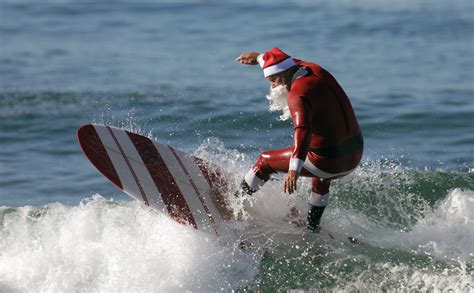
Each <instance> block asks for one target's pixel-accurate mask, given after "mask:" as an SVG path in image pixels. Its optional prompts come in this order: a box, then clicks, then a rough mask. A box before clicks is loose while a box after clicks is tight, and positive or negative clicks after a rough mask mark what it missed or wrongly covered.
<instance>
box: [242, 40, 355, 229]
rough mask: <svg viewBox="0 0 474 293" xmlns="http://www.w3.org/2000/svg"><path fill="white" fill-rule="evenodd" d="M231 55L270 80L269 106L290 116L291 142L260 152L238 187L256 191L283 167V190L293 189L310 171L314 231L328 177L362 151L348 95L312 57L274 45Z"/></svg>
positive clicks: (349, 167) (339, 173)
mask: <svg viewBox="0 0 474 293" xmlns="http://www.w3.org/2000/svg"><path fill="white" fill-rule="evenodd" d="M235 60H236V61H238V62H240V63H242V64H248V65H257V64H259V65H260V67H261V68H262V69H263V74H264V76H265V78H266V79H267V80H268V81H269V82H270V84H271V87H270V93H269V94H268V95H267V99H268V100H269V101H270V106H269V107H270V111H277V110H280V111H282V112H283V114H282V115H281V116H280V120H283V121H284V120H287V119H289V118H292V120H293V127H294V141H293V145H292V146H290V147H287V148H282V149H277V150H269V151H265V152H263V153H262V154H261V155H260V157H259V158H258V159H257V161H256V163H255V165H254V166H253V167H252V168H251V169H250V170H249V172H248V173H247V174H246V175H245V177H244V179H243V181H242V184H241V188H242V190H241V192H245V193H247V194H249V195H251V194H252V193H254V192H256V191H257V190H258V189H259V188H261V187H262V186H263V184H265V182H266V181H268V180H269V179H270V176H271V174H273V173H276V172H286V173H287V175H286V177H285V180H284V183H283V190H284V192H288V193H290V194H291V193H293V192H295V191H296V183H297V180H298V177H299V176H307V177H312V189H311V197H310V199H309V204H310V207H309V211H308V217H307V227H308V229H310V230H313V231H315V232H318V231H319V224H320V221H321V217H322V215H323V213H324V209H325V208H326V206H327V204H328V202H329V197H330V193H329V186H330V184H331V181H332V180H334V179H337V178H341V177H343V176H345V175H347V174H349V173H351V172H352V171H353V170H354V169H355V168H356V167H357V165H358V164H359V162H360V160H361V157H362V152H363V138H362V133H361V130H360V127H359V123H358V122H357V119H356V116H355V114H354V111H353V109H352V106H351V103H350V101H349V98H348V97H347V95H346V94H345V93H344V90H343V89H342V88H341V86H340V85H339V84H338V82H337V81H336V79H335V78H334V77H333V76H332V75H331V74H330V73H329V72H328V71H326V70H325V69H323V68H322V67H321V66H319V65H318V64H315V63H310V62H305V61H301V60H298V59H294V58H291V57H290V56H289V55H287V54H286V53H285V52H283V51H281V50H280V49H278V48H273V49H271V50H269V51H267V52H265V53H263V54H260V53H258V52H250V53H244V54H241V55H240V56H238V57H237V58H236V59H235Z"/></svg>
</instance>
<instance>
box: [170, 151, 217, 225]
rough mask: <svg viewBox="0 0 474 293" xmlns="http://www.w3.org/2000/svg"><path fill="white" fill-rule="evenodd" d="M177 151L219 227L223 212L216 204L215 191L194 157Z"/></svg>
mask: <svg viewBox="0 0 474 293" xmlns="http://www.w3.org/2000/svg"><path fill="white" fill-rule="evenodd" d="M175 151H176V153H177V154H178V156H179V157H180V158H181V161H182V162H183V165H184V167H186V169H187V170H188V173H189V175H190V176H191V178H192V180H193V181H194V183H195V184H196V187H197V189H199V191H200V193H201V195H202V198H203V200H204V202H205V203H206V204H207V207H208V208H209V210H210V212H211V214H212V215H213V217H214V221H215V222H216V224H217V226H219V224H220V223H221V222H222V220H223V218H222V215H221V211H220V210H219V209H218V208H217V206H216V203H215V202H214V194H213V193H214V192H215V190H212V189H211V186H210V185H209V183H208V182H207V180H206V178H205V177H204V175H203V174H202V172H201V170H200V169H199V167H198V165H197V164H196V162H195V160H194V157H193V156H190V155H188V154H185V153H183V152H180V151H179V150H175Z"/></svg>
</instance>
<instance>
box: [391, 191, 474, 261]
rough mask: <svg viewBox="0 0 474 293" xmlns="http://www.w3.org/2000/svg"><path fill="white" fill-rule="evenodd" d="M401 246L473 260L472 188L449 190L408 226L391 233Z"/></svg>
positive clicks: (454, 259)
mask: <svg viewBox="0 0 474 293" xmlns="http://www.w3.org/2000/svg"><path fill="white" fill-rule="evenodd" d="M393 236H394V237H396V239H397V242H398V243H400V244H401V245H402V247H409V248H410V249H412V250H413V251H414V252H419V253H424V254H427V255H433V256H434V257H436V258H440V259H447V260H450V261H460V262H463V263H467V262H469V263H474V191H472V190H461V189H458V188H456V189H453V190H451V191H450V192H449V193H448V195H447V197H446V198H445V199H444V200H442V201H441V202H440V204H439V205H438V206H437V207H436V208H434V209H433V211H431V212H429V213H428V214H427V215H426V216H425V217H424V218H422V219H419V221H418V222H417V223H416V224H415V225H414V226H413V227H411V229H410V231H408V232H406V233H403V232H396V233H394V235H393Z"/></svg>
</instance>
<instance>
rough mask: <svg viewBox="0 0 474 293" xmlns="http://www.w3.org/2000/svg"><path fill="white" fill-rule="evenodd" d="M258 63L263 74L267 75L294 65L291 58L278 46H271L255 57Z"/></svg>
mask: <svg viewBox="0 0 474 293" xmlns="http://www.w3.org/2000/svg"><path fill="white" fill-rule="evenodd" d="M257 61H258V64H260V67H262V69H263V75H264V76H265V77H268V76H270V75H273V74H277V73H280V72H282V71H285V70H287V69H289V68H291V67H293V66H295V65H296V63H295V61H294V60H293V58H291V57H290V56H289V55H288V54H286V53H285V52H283V51H282V50H280V49H278V48H272V49H270V50H269V51H267V52H265V53H264V54H260V55H258V57H257Z"/></svg>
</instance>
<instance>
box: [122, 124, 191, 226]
mask: <svg viewBox="0 0 474 293" xmlns="http://www.w3.org/2000/svg"><path fill="white" fill-rule="evenodd" d="M127 134H128V137H129V138H130V140H131V141H132V143H133V145H134V146H135V148H136V149H137V151H138V154H139V155H140V156H141V158H142V160H143V162H145V166H146V167H147V169H148V172H149V173H150V175H151V177H152V178H153V181H154V183H155V185H156V187H157V188H158V191H159V192H160V194H161V196H162V199H163V202H164V203H165V205H166V207H167V209H168V213H169V214H170V215H171V216H172V217H173V218H174V219H176V220H179V219H180V218H181V219H184V220H185V221H187V222H188V223H189V224H191V225H192V226H193V227H194V228H196V229H197V228H198V227H197V224H196V221H195V219H194V217H193V214H192V213H191V210H190V209H189V207H188V204H187V203H186V200H185V199H184V196H183V194H182V193H181V190H180V189H179V188H178V185H177V183H176V181H175V180H174V178H173V176H172V174H171V172H170V170H169V169H168V167H167V166H166V163H165V161H164V160H163V157H162V156H161V154H160V153H159V151H158V150H157V149H156V147H155V145H154V144H153V142H152V141H151V140H149V139H147V138H145V137H143V136H140V135H136V134H134V133H131V132H127ZM145 158H146V160H145Z"/></svg>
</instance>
